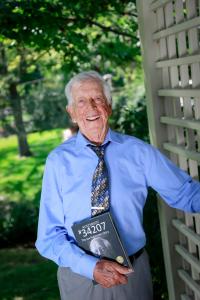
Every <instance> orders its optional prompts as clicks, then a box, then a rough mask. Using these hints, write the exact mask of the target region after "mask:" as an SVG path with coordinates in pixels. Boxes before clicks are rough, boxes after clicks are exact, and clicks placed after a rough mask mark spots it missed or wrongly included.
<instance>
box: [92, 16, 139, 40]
mask: <svg viewBox="0 0 200 300" xmlns="http://www.w3.org/2000/svg"><path fill="white" fill-rule="evenodd" d="M86 21H87V22H88V23H90V24H91V25H95V26H97V27H99V28H101V29H103V30H104V31H107V32H113V33H115V34H118V35H122V36H127V37H130V38H135V36H134V35H132V34H130V33H128V32H124V31H120V30H118V29H116V28H112V27H107V26H104V25H102V24H100V23H98V22H96V21H93V20H91V19H86Z"/></svg>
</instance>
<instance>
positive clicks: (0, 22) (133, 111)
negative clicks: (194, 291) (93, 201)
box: [0, 0, 167, 300]
mask: <svg viewBox="0 0 200 300" xmlns="http://www.w3.org/2000/svg"><path fill="white" fill-rule="evenodd" d="M137 22H138V21H137V11H136V6H135V1H127V0H123V1H122V0H109V1H107V0H105V1H102V0H96V1H92V0H90V1H88V0H84V1H83V0H77V1H64V0H43V1H42V0H32V1H27V0H17V1H12V0H10V1H6V0H2V1H1V3H0V170H1V171H0V248H1V249H0V261H1V264H0V286H1V289H0V299H3V300H10V299H13V300H23V299H27V300H29V299H34V300H36V299H37V300H40V299H44V298H45V299H48V300H57V299H59V298H60V297H59V292H58V288H57V281H56V269H57V266H56V265H55V264H54V263H53V262H50V261H47V260H45V259H44V258H41V257H40V256H39V254H38V253H37V251H36V250H35V248H34V242H35V240H36V233H37V221H38V210H39V201H40V192H41V181H42V174H43V168H44V163H45V159H46V157H47V155H48V153H49V152H50V151H51V150H52V149H53V148H55V147H56V146H57V145H59V144H60V143H62V142H63V141H64V140H65V139H67V138H68V137H69V136H70V135H71V134H73V133H74V132H75V131H76V128H74V127H73V125H72V124H71V123H70V120H69V118H68V116H67V114H66V111H65V107H66V103H67V102H66V99H65V96H64V86H65V84H66V82H67V81H68V80H69V79H70V78H71V76H73V75H74V74H75V73H77V72H79V71H84V70H96V71H98V72H100V73H101V74H102V75H104V76H105V79H106V80H108V81H109V83H110V85H111V87H112V94H113V115H112V117H111V119H110V126H111V128H113V129H114V130H117V131H119V132H122V133H127V134H131V135H134V136H136V137H139V138H141V139H143V140H144V141H147V142H148V141H149V135H148V124H147V116H146V105H145V91H144V83H143V71H142V65H141V63H142V57H141V52H140V41H139V34H138V27H137ZM148 198H149V199H148V201H147V205H146V207H145V217H144V222H145V224H144V226H145V229H146V232H147V238H148V241H147V249H148V252H149V254H150V261H151V266H152V274H153V283H154V294H155V299H167V292H166V283H165V274H164V265H163V258H162V249H161V240H160V231H159V220H158V215H157V207H156V198H155V194H154V192H153V191H149V197H148Z"/></svg>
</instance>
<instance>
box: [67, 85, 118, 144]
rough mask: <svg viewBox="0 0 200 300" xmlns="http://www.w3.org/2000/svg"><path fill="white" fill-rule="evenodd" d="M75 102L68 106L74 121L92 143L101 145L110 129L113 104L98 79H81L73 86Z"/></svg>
mask: <svg viewBox="0 0 200 300" xmlns="http://www.w3.org/2000/svg"><path fill="white" fill-rule="evenodd" d="M72 97H73V103H72V104H70V105H69V106H68V107H67V112H68V113H69V114H70V116H71V118H72V121H73V122H76V123H77V124H78V126H79V129H80V131H81V133H82V134H83V135H84V136H85V137H86V138H87V139H88V140H89V141H91V142H92V143H94V144H96V145H101V144H102V143H103V141H104V139H105V136H106V134H107V131H108V118H109V116H110V115H111V112H112V109H111V105H109V104H108V103H107V100H106V97H105V95H104V93H103V89H102V86H101V84H100V83H99V82H98V81H97V80H87V81H81V82H79V83H77V84H75V85H74V86H73V87H72Z"/></svg>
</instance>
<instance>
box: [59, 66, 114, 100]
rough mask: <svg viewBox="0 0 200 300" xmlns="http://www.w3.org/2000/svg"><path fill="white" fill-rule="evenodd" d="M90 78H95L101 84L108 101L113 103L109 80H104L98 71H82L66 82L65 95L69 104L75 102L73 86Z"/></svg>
mask: <svg viewBox="0 0 200 300" xmlns="http://www.w3.org/2000/svg"><path fill="white" fill-rule="evenodd" d="M89 80H95V81H98V82H99V83H100V84H101V86H102V88H103V92H104V95H105V97H106V100H107V103H108V104H110V105H111V104H112V96H111V90H110V86H109V84H108V83H107V81H106V80H104V78H103V77H102V76H101V75H100V74H99V73H97V72H96V71H88V72H81V73H79V74H77V75H75V76H74V77H72V78H71V80H70V81H69V82H68V83H67V84H66V86H65V96H66V97H67V99H68V105H71V104H72V103H73V97H72V87H73V86H74V85H75V84H77V83H79V82H83V81H89Z"/></svg>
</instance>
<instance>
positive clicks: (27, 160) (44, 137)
mask: <svg viewBox="0 0 200 300" xmlns="http://www.w3.org/2000/svg"><path fill="white" fill-rule="evenodd" d="M61 141H62V130H61V129H55V130H50V131H43V132H41V133H39V132H37V133H32V134H29V135H28V142H29V145H30V148H31V151H32V153H33V156H32V157H23V158H20V157H19V156H18V149H17V138H16V136H10V137H8V138H0V165H1V172H0V199H1V200H4V199H5V200H6V199H8V200H14V201H19V200H26V201H35V202H38V201H39V197H40V190H41V180H42V174H43V168H44V163H45V159H46V157H47V154H48V153H49V151H50V150H52V149H53V148H55V147H56V146H57V145H59V144H60V143H61Z"/></svg>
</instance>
